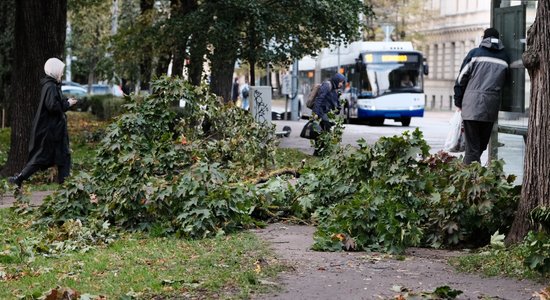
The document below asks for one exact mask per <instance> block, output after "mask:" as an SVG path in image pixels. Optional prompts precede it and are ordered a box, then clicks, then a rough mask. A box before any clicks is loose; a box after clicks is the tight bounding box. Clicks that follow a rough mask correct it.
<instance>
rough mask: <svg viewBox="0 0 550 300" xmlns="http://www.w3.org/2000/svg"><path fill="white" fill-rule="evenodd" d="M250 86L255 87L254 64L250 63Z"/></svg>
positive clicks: (253, 62)
mask: <svg viewBox="0 0 550 300" xmlns="http://www.w3.org/2000/svg"><path fill="white" fill-rule="evenodd" d="M249 64H250V82H249V84H250V85H256V62H255V61H253V60H252V61H250V62H249Z"/></svg>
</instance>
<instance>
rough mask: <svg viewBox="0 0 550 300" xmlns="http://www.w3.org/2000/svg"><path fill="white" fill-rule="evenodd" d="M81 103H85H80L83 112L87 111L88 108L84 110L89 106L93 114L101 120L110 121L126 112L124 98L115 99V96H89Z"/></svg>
mask: <svg viewBox="0 0 550 300" xmlns="http://www.w3.org/2000/svg"><path fill="white" fill-rule="evenodd" d="M81 101H83V103H82V104H80V103H79V105H82V107H83V108H82V111H87V108H86V109H84V107H87V106H89V107H90V109H91V111H92V113H93V114H94V115H96V116H97V117H98V118H99V119H100V120H110V119H112V118H114V117H116V116H118V115H120V114H121V113H122V112H123V111H124V107H123V105H124V104H125V100H124V98H120V97H115V96H113V95H96V96H89V97H87V98H86V99H83V100H81ZM79 102H80V101H79Z"/></svg>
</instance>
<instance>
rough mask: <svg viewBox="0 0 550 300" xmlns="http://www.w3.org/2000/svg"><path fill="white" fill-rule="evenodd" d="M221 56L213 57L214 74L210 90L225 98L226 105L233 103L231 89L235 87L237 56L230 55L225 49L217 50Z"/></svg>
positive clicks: (212, 74)
mask: <svg viewBox="0 0 550 300" xmlns="http://www.w3.org/2000/svg"><path fill="white" fill-rule="evenodd" d="M216 51H218V53H220V55H216V53H214V55H213V56H212V59H211V63H212V73H211V78H210V89H211V90H212V92H213V93H214V94H216V95H218V96H220V97H222V98H223V102H224V103H228V102H230V101H231V88H232V86H233V72H234V71H235V62H236V61H237V58H236V55H228V54H229V53H230V52H228V51H227V50H226V51H224V49H216ZM231 57H233V58H231Z"/></svg>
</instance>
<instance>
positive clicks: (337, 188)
mask: <svg viewBox="0 0 550 300" xmlns="http://www.w3.org/2000/svg"><path fill="white" fill-rule="evenodd" d="M514 179H515V178H514V176H513V175H509V176H506V175H505V174H504V172H503V162H502V161H492V162H491V163H490V165H488V166H487V167H483V166H481V165H480V164H478V163H474V164H471V165H469V166H466V165H464V164H463V163H462V162H461V161H460V160H459V159H456V158H454V157H452V156H449V155H448V154H447V153H445V152H440V153H437V154H434V155H430V153H429V146H428V145H427V144H426V142H425V140H424V139H423V138H422V133H421V132H420V131H419V130H418V129H417V130H415V131H414V132H412V133H410V132H405V133H404V134H403V135H402V136H394V137H383V138H381V139H380V140H379V141H378V142H377V143H376V144H374V145H373V146H369V145H367V144H366V143H365V142H364V141H360V143H359V148H358V149H356V148H352V147H346V148H342V149H341V150H340V151H337V152H336V153H333V154H332V155H330V156H326V157H325V158H324V159H323V160H321V161H320V162H319V163H318V164H316V165H313V166H311V167H309V168H308V169H306V170H304V171H303V172H302V176H301V177H300V179H299V180H298V182H297V184H296V186H294V187H291V188H289V191H292V192H293V197H294V198H295V199H296V201H298V202H299V203H300V204H301V207H302V208H303V211H302V212H301V214H302V215H308V214H311V215H312V217H313V220H314V221H315V222H316V223H317V225H318V226H317V232H316V234H315V241H316V243H315V245H314V248H315V249H317V250H329V251H330V250H332V251H334V250H341V249H345V250H375V251H386V252H390V253H401V252H403V250H404V249H405V248H407V247H410V246H427V247H436V248H439V247H446V248H452V247H458V246H460V247H464V246H470V247H477V246H481V245H485V244H487V243H488V242H489V241H490V237H491V235H492V234H493V233H495V232H497V231H499V232H501V233H506V232H507V231H508V230H509V227H510V225H511V222H512V220H513V214H514V211H515V208H516V206H517V203H518V199H519V195H520V193H519V192H520V190H519V187H518V186H514V185H513V182H514Z"/></svg>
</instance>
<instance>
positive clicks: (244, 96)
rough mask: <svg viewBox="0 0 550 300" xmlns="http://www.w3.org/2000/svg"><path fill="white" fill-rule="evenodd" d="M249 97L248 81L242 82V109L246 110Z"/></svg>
mask: <svg viewBox="0 0 550 300" xmlns="http://www.w3.org/2000/svg"><path fill="white" fill-rule="evenodd" d="M249 96H250V87H249V86H248V79H245V80H244V84H243V85H242V87H241V99H242V104H241V105H242V108H243V109H244V110H248V106H249V102H248V98H249Z"/></svg>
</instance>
